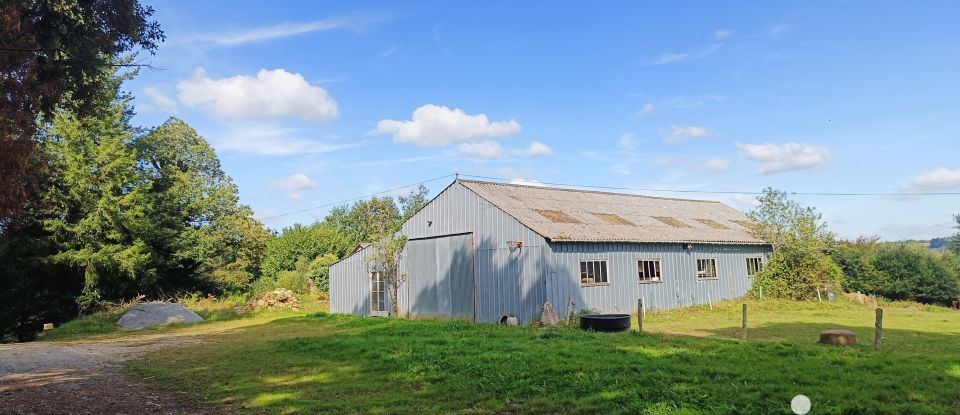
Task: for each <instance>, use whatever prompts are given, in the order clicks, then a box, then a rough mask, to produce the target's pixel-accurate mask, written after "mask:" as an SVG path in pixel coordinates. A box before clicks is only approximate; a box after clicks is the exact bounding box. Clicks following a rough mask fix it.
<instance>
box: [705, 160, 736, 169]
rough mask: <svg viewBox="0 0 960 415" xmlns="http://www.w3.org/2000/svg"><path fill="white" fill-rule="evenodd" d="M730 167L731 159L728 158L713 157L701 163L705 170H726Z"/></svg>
mask: <svg viewBox="0 0 960 415" xmlns="http://www.w3.org/2000/svg"><path fill="white" fill-rule="evenodd" d="M728 167H730V160H727V159H711V160H707V161H704V162H703V164H702V165H701V168H702V169H703V170H706V171H712V172H718V171H724V170H726V169H727V168H728Z"/></svg>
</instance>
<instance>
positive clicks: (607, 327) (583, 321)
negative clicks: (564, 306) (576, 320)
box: [580, 314, 630, 332]
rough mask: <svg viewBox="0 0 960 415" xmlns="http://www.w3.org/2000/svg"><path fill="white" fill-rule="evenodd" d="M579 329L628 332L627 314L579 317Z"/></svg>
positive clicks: (628, 317)
mask: <svg viewBox="0 0 960 415" xmlns="http://www.w3.org/2000/svg"><path fill="white" fill-rule="evenodd" d="M580 328H581V329H584V330H595V331H608V332H615V331H627V330H630V315H629V314H587V315H582V316H580Z"/></svg>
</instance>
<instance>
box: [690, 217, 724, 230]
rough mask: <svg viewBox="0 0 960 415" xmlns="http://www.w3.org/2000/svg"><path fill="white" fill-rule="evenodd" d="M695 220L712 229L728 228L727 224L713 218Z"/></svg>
mask: <svg viewBox="0 0 960 415" xmlns="http://www.w3.org/2000/svg"><path fill="white" fill-rule="evenodd" d="M696 221H697V222H700V223H702V224H704V225H707V226H709V227H711V228H713V229H730V227H729V226H727V225H724V224H722V223H720V222H717V221H715V220H712V219H696Z"/></svg>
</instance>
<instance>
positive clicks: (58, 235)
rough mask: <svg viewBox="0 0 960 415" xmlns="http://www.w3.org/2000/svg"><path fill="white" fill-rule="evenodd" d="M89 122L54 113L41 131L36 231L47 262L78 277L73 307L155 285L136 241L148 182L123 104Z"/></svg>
mask: <svg viewBox="0 0 960 415" xmlns="http://www.w3.org/2000/svg"><path fill="white" fill-rule="evenodd" d="M113 88H114V89H113V90H114V93H115V96H117V97H118V98H116V99H115V100H114V101H113V102H111V103H110V104H109V105H108V106H107V107H106V108H103V109H102V110H101V111H100V112H99V113H98V114H96V115H95V116H88V117H78V116H77V115H76V114H74V113H72V112H69V111H62V112H60V113H58V114H57V115H56V116H55V117H54V121H53V123H52V124H51V125H50V126H49V128H47V130H46V131H45V142H46V143H47V145H46V148H45V150H46V153H47V159H48V160H49V163H50V166H51V176H50V187H49V189H48V190H47V192H46V194H45V197H44V206H46V207H47V211H46V213H45V215H44V219H43V227H44V229H45V230H46V231H47V232H49V233H50V235H51V237H52V238H53V241H54V242H55V243H56V244H57V246H58V247H59V252H58V253H56V254H55V255H53V256H52V258H51V259H52V260H53V261H54V262H57V263H60V264H65V265H68V266H69V267H71V268H72V269H75V270H78V271H79V272H80V273H81V274H82V275H83V281H84V282H83V289H82V292H81V294H80V296H79V298H78V300H77V302H78V303H79V305H80V307H81V309H88V308H90V307H93V306H96V305H97V304H99V303H100V301H101V300H102V299H116V298H121V297H125V296H132V295H134V294H136V293H137V292H141V291H143V290H146V289H147V288H148V287H151V286H152V285H153V284H155V283H156V280H157V277H158V274H157V268H156V265H157V264H156V258H155V254H154V252H153V251H152V249H151V247H150V246H149V245H148V244H147V242H146V241H145V239H144V235H146V234H148V233H149V231H150V228H151V222H150V220H149V217H148V214H149V208H148V201H149V198H148V197H147V194H148V191H149V187H150V183H149V180H148V178H147V177H146V176H145V175H144V174H143V173H142V172H141V171H140V170H139V169H138V168H137V163H138V162H137V155H136V151H135V150H134V149H133V147H132V144H133V141H134V137H135V134H136V132H137V131H136V129H134V128H133V127H131V126H130V122H129V120H130V116H131V113H132V112H131V109H130V106H129V98H128V97H124V96H121V95H120V94H118V93H116V91H117V90H118V88H119V80H117V82H116V83H115V85H114V86H113Z"/></svg>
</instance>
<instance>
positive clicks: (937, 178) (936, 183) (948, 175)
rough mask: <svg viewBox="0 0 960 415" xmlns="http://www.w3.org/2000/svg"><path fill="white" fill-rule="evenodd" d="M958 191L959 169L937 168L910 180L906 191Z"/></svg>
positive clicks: (959, 184) (959, 185) (959, 187)
mask: <svg viewBox="0 0 960 415" xmlns="http://www.w3.org/2000/svg"><path fill="white" fill-rule="evenodd" d="M948 189H960V169H956V170H951V169H948V168H946V167H938V168H936V169H933V170H931V171H928V172H926V173H921V174H918V175H916V176H913V177H912V178H910V184H909V185H908V186H907V187H906V189H905V190H907V191H914V192H921V191H930V190H948Z"/></svg>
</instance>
